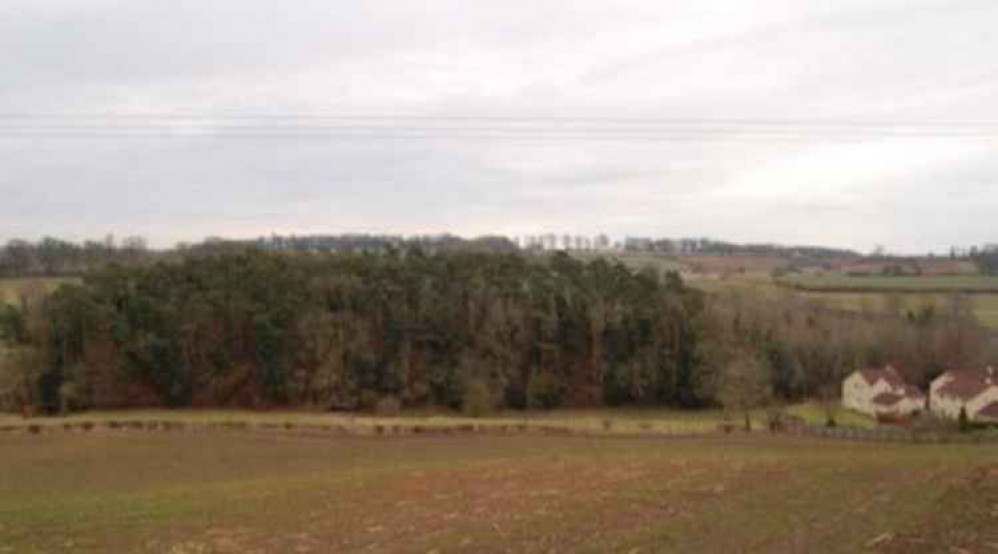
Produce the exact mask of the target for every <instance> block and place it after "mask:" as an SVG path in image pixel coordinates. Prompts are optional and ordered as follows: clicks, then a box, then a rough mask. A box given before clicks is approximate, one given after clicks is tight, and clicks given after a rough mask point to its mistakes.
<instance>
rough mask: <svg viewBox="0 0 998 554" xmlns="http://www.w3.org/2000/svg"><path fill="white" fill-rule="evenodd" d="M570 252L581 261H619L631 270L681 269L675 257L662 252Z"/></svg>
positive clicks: (662, 270) (662, 271) (666, 270)
mask: <svg viewBox="0 0 998 554" xmlns="http://www.w3.org/2000/svg"><path fill="white" fill-rule="evenodd" d="M570 254H571V256H572V257H573V258H576V259H578V260H581V261H583V262H592V261H595V260H597V259H605V260H608V261H611V262H620V263H621V264H623V265H624V266H625V267H627V268H628V269H631V270H633V271H640V270H642V269H652V270H654V271H655V272H656V273H664V272H668V271H679V270H680V269H682V265H681V264H680V262H679V261H678V260H677V259H676V258H674V257H672V256H666V255H663V254H650V253H642V252H586V251H582V250H572V251H571V252H570Z"/></svg>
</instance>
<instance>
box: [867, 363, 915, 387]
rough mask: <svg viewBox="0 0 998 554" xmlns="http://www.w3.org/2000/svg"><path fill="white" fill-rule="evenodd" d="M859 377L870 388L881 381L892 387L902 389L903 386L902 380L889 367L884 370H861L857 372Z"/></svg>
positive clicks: (895, 371)
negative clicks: (860, 376) (861, 377)
mask: <svg viewBox="0 0 998 554" xmlns="http://www.w3.org/2000/svg"><path fill="white" fill-rule="evenodd" d="M859 373H860V375H862V376H863V379H865V380H866V384H867V385H870V386H871V387H872V386H873V385H875V384H877V381H879V380H881V379H883V380H884V381H887V384H889V385H890V386H892V387H903V386H905V383H904V379H902V378H901V376H900V375H898V372H897V370H895V369H894V368H893V367H891V366H887V367H886V368H884V369H861V370H859Z"/></svg>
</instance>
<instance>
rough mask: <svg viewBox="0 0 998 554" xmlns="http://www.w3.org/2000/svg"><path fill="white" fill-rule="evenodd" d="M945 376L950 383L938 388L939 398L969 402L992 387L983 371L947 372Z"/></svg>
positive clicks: (989, 378) (989, 379) (992, 383)
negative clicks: (945, 397)
mask: <svg viewBox="0 0 998 554" xmlns="http://www.w3.org/2000/svg"><path fill="white" fill-rule="evenodd" d="M947 375H949V376H950V381H949V383H946V384H945V385H943V386H942V387H940V388H939V391H938V394H939V396H953V397H956V398H959V399H961V400H970V399H972V398H974V397H976V396H977V395H979V394H981V393H982V392H984V391H986V390H988V388H990V387H992V386H994V381H993V380H992V378H991V376H989V375H988V373H987V372H985V371H949V372H947Z"/></svg>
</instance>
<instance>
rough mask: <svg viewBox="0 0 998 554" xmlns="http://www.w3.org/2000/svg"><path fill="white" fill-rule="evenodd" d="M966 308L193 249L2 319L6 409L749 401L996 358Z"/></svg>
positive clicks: (547, 261) (500, 259) (426, 261)
mask: <svg viewBox="0 0 998 554" xmlns="http://www.w3.org/2000/svg"><path fill="white" fill-rule="evenodd" d="M968 302H969V300H967V299H966V298H964V297H954V299H953V301H952V302H951V306H950V308H949V309H948V310H946V311H945V312H939V313H937V312H936V311H934V310H932V309H930V308H925V309H923V310H921V311H919V312H918V313H907V314H905V313H901V311H900V308H898V310H899V311H898V313H896V314H890V315H887V316H883V315H874V314H845V313H841V312H834V311H830V310H828V309H827V308H825V307H823V306H822V305H820V304H818V303H815V302H812V301H808V300H804V299H801V298H800V297H797V296H795V295H794V294H792V293H789V292H788V293H786V294H785V295H781V296H779V297H765V298H762V297H757V296H753V295H751V294H744V293H739V292H737V291H732V292H731V293H730V294H719V295H712V296H707V295H705V294H704V293H702V292H700V291H698V290H695V289H690V288H688V287H686V286H684V284H683V283H682V281H681V280H680V279H679V277H678V276H677V275H675V274H666V275H664V276H663V275H659V274H656V273H654V272H638V273H635V272H632V271H630V270H628V269H626V268H625V267H624V266H622V265H620V264H615V263H610V262H609V261H607V260H605V259H597V260H596V261H593V262H589V263H583V262H580V261H578V260H576V259H574V258H572V257H569V256H567V255H565V254H554V255H551V256H524V255H520V254H482V253H473V252H457V253H446V254H436V255H428V254H426V253H424V252H423V251H422V250H421V249H419V248H404V249H387V250H385V251H384V252H382V253H378V254H372V253H365V254H324V253H301V252H275V251H269V250H261V249H258V248H249V247H240V248H237V249H232V248H225V249H221V250H198V251H196V252H192V253H190V254H189V255H185V256H180V257H176V258H171V259H170V260H168V261H159V262H156V263H152V264H145V265H138V266H119V265H114V266H110V267H107V268H105V269H103V270H100V271H94V272H91V273H89V274H87V276H86V277H85V279H84V280H83V282H82V284H80V285H65V286H63V287H62V288H60V289H59V290H58V291H57V292H56V293H54V294H53V295H51V296H49V297H46V298H45V299H31V298H24V299H22V301H21V302H20V304H19V305H18V306H8V307H4V308H0V407H5V408H7V409H17V408H18V407H20V406H24V405H41V406H45V407H46V408H48V409H52V410H55V409H72V408H113V407H130V406H157V405H168V406H247V407H265V406H310V407H315V408H318V409H346V410H354V409H367V408H373V407H375V406H376V405H378V404H379V403H385V402H387V403H388V404H389V405H404V406H445V407H451V408H463V409H467V410H470V411H475V412H478V411H484V410H488V409H492V408H497V407H505V408H515V409H519V408H553V407H557V406H595V405H621V404H643V405H670V406H678V407H703V406H712V405H718V404H720V405H724V406H727V407H735V408H739V407H748V406H755V405H759V404H763V403H767V402H769V401H771V400H777V401H794V400H799V399H803V398H809V397H815V396H822V395H826V396H827V395H829V394H832V391H834V390H837V388H838V384H839V382H840V379H841V377H842V376H843V375H844V374H845V373H846V372H848V371H851V370H853V369H855V368H856V367H859V366H862V365H864V364H882V363H887V362H893V363H895V364H898V365H899V367H901V369H902V370H903V371H905V372H906V373H908V375H909V377H910V378H911V379H912V381H913V382H918V383H922V384H925V383H927V380H928V379H930V378H931V377H932V376H934V375H936V374H938V373H939V372H941V371H942V370H943V369H945V368H947V367H971V366H973V365H974V364H978V363H983V362H985V361H987V360H988V359H989V356H990V352H991V348H990V345H991V343H990V338H989V337H988V335H987V334H986V333H984V332H983V331H981V329H980V327H979V326H978V325H977V323H976V322H975V321H974V320H973V317H972V315H971V313H972V310H971V309H970V306H969V305H968ZM3 345H6V346H3Z"/></svg>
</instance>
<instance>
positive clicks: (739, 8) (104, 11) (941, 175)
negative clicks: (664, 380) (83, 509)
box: [0, 0, 998, 251]
mask: <svg viewBox="0 0 998 554" xmlns="http://www.w3.org/2000/svg"><path fill="white" fill-rule="evenodd" d="M996 17H998V6H996V5H995V4H994V3H993V2H987V1H983V0H965V1H959V2H956V1H943V0H940V1H929V0H925V1H919V2H907V1H900V0H880V1H869V0H862V1H860V0H850V1H848V2H845V1H843V2H836V3H833V4H829V3H825V2H817V1H815V2H801V1H790V0H771V1H760V2H742V1H726V2H713V3H692V2H680V1H670V2H646V1H639V0H629V1H625V2H615V3H608V2H601V1H596V0H580V1H578V2H572V3H571V4H565V3H562V2H547V1H529V2H528V1H526V0H514V1H510V2H501V3H500V2H494V1H491V0H468V1H462V2H456V1H445V0H433V1H429V2H418V3H417V2H395V1H389V0H371V1H364V2H352V1H328V0H301V1H297V2H294V3H293V4H288V3H278V2H274V1H271V0H210V1H194V0H179V1H175V2H168V3H166V2H156V1H154V0H128V1H124V0H79V1H68V0H49V1H46V2H37V1H34V0H7V1H6V2H4V3H3V4H2V5H0V67H3V68H4V71H3V75H2V76H0V114H8V115H10V114H22V113H30V112H45V113H78V114H88V113H132V112H153V113H164V114H171V113H186V112H194V113H197V114H201V115H207V116H211V115H213V114H233V113H242V114H250V115H254V114H256V115H258V114H271V113H301V114H305V113H316V112H319V113H348V114H349V113H361V114H388V115H391V114H407V113H408V114H423V115H442V116H448V115H475V116H485V117H489V116H513V117H536V116H552V115H553V116H567V117H623V118H635V119H639V120H640V119H642V118H649V119H663V118H665V119H668V118H692V119H697V118H701V119H715V120H721V121H723V120H725V119H786V120H790V121H794V120H800V121H808V120H822V119H829V120H836V119H838V120H843V121H866V120H872V121H878V120H892V121H902V122H903V121H924V120H949V121H971V122H973V121H978V122H988V121H991V122H992V123H993V122H994V121H995V120H998V104H996V103H995V102H994V101H993V98H994V96H995V93H996V92H998V90H996V89H998V62H996V61H995V59H994V56H993V52H995V51H998V38H996V36H998V35H995V34H994V33H993V26H994V25H993V24H994V21H995V18H996ZM56 121H57V122H58V121H60V120H56ZM11 124H12V123H11V121H9V120H6V119H2V120H0V164H2V168H3V172H2V173H0V239H7V238H11V237H14V236H26V237H29V238H30V237H37V236H40V235H42V234H47V233H48V234H61V235H66V236H70V237H74V238H83V237H86V236H96V235H102V234H103V233H106V232H115V233H118V234H127V233H131V232H141V233H144V234H147V235H149V236H150V238H151V239H153V241H154V243H156V244H161V245H165V244H168V243H170V242H171V241H174V240H191V239H196V238H198V237H199V236H201V235H207V234H238V235H242V236H246V235H252V234H263V233H268V232H271V231H281V232H340V231H370V232H390V231H399V232H435V231H445V230H449V231H453V232H458V233H468V234H473V233H481V232H509V233H514V234H525V233H532V232H533V233H536V232H545V231H557V232H560V231H568V232H573V233H576V232H609V233H612V234H648V235H656V234H661V235H709V236H717V237H720V238H727V239H731V240H753V241H801V242H809V243H827V244H831V245H835V246H850V247H855V248H862V249H867V248H870V247H871V246H872V245H873V244H878V243H883V244H886V245H888V246H890V247H892V248H894V249H898V250H912V251H922V250H925V249H927V248H938V249H945V248H946V247H947V246H948V245H949V244H950V243H955V242H959V243H962V244H970V243H980V242H985V241H991V240H994V237H993V236H991V235H992V233H993V231H992V230H991V229H990V228H989V224H988V221H989V219H988V218H989V217H990V216H989V215H988V214H989V213H993V211H994V209H995V208H996V207H998V193H996V192H995V190H996V189H998V187H994V184H995V181H996V178H998V167H996V166H995V164H994V163H993V162H992V161H991V158H993V156H989V155H987V153H988V152H992V151H993V141H994V140H995V139H994V135H991V136H990V137H983V138H977V139H967V138H961V139H959V141H957V140H956V139H950V138H946V137H927V138H926V139H924V140H922V139H917V140H914V141H913V140H900V139H898V140H891V139H879V140H877V141H875V143H871V144H869V145H862V144H861V145H857V146H856V147H855V148H853V149H850V148H839V147H838V146H837V145H836V144H835V143H834V142H832V141H823V140H820V137H819V138H817V139H809V140H789V141H785V142H780V141H771V140H750V141H739V140H696V139H694V140H688V141H680V140H674V141H665V142H628V141H626V140H624V141H619V142H607V141H587V140H571V141H567V140H526V139H529V138H530V137H524V136H518V137H517V138H516V139H491V140H480V139H461V138H455V137H446V136H442V135H441V136H436V137H434V138H423V139H419V140H414V139H411V140H406V139H402V138H398V137H394V138H389V137H387V136H381V137H378V136H375V137H373V138H364V139H344V138H342V137H341V138H335V139H334V138H330V137H308V138H302V137H296V138H277V137H233V136H225V135H216V134H213V133H212V129H211V125H210V124H208V125H207V127H206V129H205V134H204V135H203V136H198V137H185V138H178V137H172V138H165V137H161V138H134V137H132V138H111V137H101V138H94V137H87V138H79V139H70V138H67V137H59V138H53V137H50V136H37V137H33V138H30V139H29V138H25V137H21V138H13V137H11V136H9V133H5V132H4V131H5V129H6V128H7V126H10V125H11ZM798 138H799V137H798ZM864 152H866V153H867V154H865V155H864V154H863V153H864ZM871 153H872V154H871ZM916 229H920V230H922V231H914V230H916Z"/></svg>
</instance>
